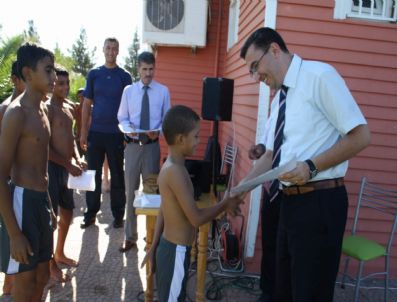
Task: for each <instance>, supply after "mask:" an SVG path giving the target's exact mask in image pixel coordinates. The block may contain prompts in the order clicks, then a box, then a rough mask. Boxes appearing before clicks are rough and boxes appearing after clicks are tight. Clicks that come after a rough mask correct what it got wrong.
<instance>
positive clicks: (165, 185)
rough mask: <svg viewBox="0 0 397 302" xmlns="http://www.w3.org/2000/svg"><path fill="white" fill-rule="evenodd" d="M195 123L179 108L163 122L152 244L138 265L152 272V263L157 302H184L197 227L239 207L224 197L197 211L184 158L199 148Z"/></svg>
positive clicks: (236, 200) (196, 120)
mask: <svg viewBox="0 0 397 302" xmlns="http://www.w3.org/2000/svg"><path fill="white" fill-rule="evenodd" d="M199 120H200V118H199V116H198V115H197V114H196V113H195V112H194V111H193V110H191V109H190V108H188V107H185V106H181V105H179V106H174V107H172V108H171V109H170V110H169V111H168V112H167V113H166V115H165V117H164V121H163V126H162V128H163V133H164V137H165V139H166V141H167V144H168V158H167V160H166V161H165V163H164V164H163V166H162V168H161V170H160V174H159V177H158V182H159V189H160V194H161V200H162V202H161V207H160V211H159V215H158V216H157V222H156V229H155V234H154V240H153V245H152V247H151V248H150V250H149V251H148V253H147V255H146V256H145V258H144V260H143V262H142V266H143V265H144V264H145V263H146V262H147V261H148V260H150V262H151V270H152V272H154V263H156V264H157V265H156V284H157V292H158V299H159V301H160V302H165V301H184V298H185V289H186V281H187V271H188V268H189V261H190V249H191V245H192V243H193V240H194V238H195V233H196V228H197V227H199V226H200V225H202V224H204V223H206V222H208V221H210V220H212V219H213V218H215V217H216V216H217V215H219V214H220V213H222V212H223V211H225V210H227V211H229V212H231V213H235V212H238V211H239V205H240V203H241V202H242V200H241V199H240V198H238V197H227V198H225V199H223V200H222V201H221V202H219V203H217V204H216V205H214V206H212V207H209V208H205V209H199V208H197V206H196V202H195V200H194V196H193V185H192V182H191V180H190V177H189V174H188V172H187V170H186V168H185V158H186V157H187V156H191V155H193V154H194V151H195V149H196V147H197V145H198V143H199V139H198V133H199V130H200V121H199ZM160 236H161V238H160ZM154 257H155V258H156V261H155V262H154Z"/></svg>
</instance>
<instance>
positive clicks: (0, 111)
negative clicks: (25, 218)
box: [0, 61, 25, 295]
mask: <svg viewBox="0 0 397 302" xmlns="http://www.w3.org/2000/svg"><path fill="white" fill-rule="evenodd" d="M11 82H12V84H13V85H14V90H13V92H12V94H11V95H10V96H9V97H8V98H6V99H5V100H4V101H3V102H2V103H1V105H0V127H1V121H2V120H3V116H4V113H5V112H6V110H7V107H8V105H10V103H11V102H12V101H13V100H15V99H16V98H17V97H18V96H19V95H20V94H21V93H22V92H24V91H25V83H24V82H23V80H22V78H21V76H20V75H19V73H18V64H17V61H14V62H13V63H12V66H11ZM0 133H1V131H0ZM12 281H13V278H12V276H11V275H6V276H5V278H4V284H3V295H10V294H11V289H12Z"/></svg>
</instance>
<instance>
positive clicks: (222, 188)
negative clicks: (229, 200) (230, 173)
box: [216, 184, 227, 192]
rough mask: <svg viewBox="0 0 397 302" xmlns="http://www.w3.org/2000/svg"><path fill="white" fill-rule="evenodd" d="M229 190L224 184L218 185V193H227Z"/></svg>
mask: <svg viewBox="0 0 397 302" xmlns="http://www.w3.org/2000/svg"><path fill="white" fill-rule="evenodd" d="M226 189H227V186H226V185H224V184H217V185H216V191H217V192H225V191H226Z"/></svg>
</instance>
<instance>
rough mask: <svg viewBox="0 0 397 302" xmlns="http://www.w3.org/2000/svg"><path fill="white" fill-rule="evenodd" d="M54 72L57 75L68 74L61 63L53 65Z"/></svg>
mask: <svg viewBox="0 0 397 302" xmlns="http://www.w3.org/2000/svg"><path fill="white" fill-rule="evenodd" d="M55 73H56V75H57V76H66V77H68V76H69V72H68V71H67V70H66V68H65V67H63V66H61V65H56V66H55Z"/></svg>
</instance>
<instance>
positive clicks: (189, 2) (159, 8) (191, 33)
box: [142, 0, 208, 47]
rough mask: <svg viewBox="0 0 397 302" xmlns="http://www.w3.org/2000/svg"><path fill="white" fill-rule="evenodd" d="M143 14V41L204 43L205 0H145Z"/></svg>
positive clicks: (171, 43)
mask: <svg viewBox="0 0 397 302" xmlns="http://www.w3.org/2000/svg"><path fill="white" fill-rule="evenodd" d="M143 16H144V17H143V35H142V41H143V42H144V43H148V44H151V45H153V44H156V45H168V46H187V47H204V46H205V45H206V36H207V16H208V0H144V3H143Z"/></svg>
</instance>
